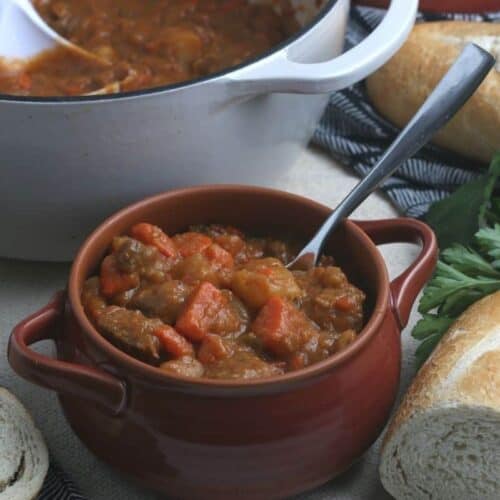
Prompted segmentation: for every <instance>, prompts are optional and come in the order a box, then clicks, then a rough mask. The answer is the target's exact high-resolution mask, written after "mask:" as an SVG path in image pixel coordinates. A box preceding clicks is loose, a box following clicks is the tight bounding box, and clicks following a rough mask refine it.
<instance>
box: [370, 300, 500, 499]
mask: <svg viewBox="0 0 500 500" xmlns="http://www.w3.org/2000/svg"><path fill="white" fill-rule="evenodd" d="M380 477H381V480H382V483H383V485H384V487H385V488H386V490H387V491H388V492H389V493H390V494H391V495H393V496H394V497H395V498H397V499H412V500H419V499H426V500H429V499H436V500H437V499H443V500H451V499H453V500H474V499H477V500H498V499H499V498H500V292H497V293H495V294H493V295H490V296H488V297H485V298H484V299H482V300H480V301H479V302H477V303H476V304H474V305H472V306H471V307H469V309H467V311H466V312H465V313H464V314H462V316H461V317H460V318H459V319H458V320H457V321H456V322H455V323H454V324H453V325H452V327H451V328H450V330H449V331H448V332H447V333H446V335H445V336H444V337H443V339H442V340H441V342H440V343H439V345H438V347H437V348H436V350H435V351H434V353H433V354H432V355H431V357H430V358H429V359H428V360H427V362H426V363H425V364H424V366H423V367H422V368H421V370H420V371H419V373H418V374H417V376H416V377H415V379H414V381H413V383H412V385H411V387H410V389H409V390H408V392H407V394H406V396H405V398H404V400H403V402H402V404H401V406H400V407H399V409H398V411H397V413H396V415H395V416H394V418H393V420H392V422H391V424H390V426H389V429H388V431H387V434H386V436H385V439H384V443H383V447H382V456H381V463H380Z"/></svg>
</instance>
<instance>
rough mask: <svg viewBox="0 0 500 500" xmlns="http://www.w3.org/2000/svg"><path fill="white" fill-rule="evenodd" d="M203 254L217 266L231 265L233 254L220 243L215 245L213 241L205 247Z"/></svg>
mask: <svg viewBox="0 0 500 500" xmlns="http://www.w3.org/2000/svg"><path fill="white" fill-rule="evenodd" d="M203 255H204V256H205V257H206V258H207V259H208V260H209V261H210V262H212V263H214V264H215V265H216V266H217V267H218V268H223V267H233V264H234V261H233V256H232V255H231V254H230V253H229V252H228V251H227V250H224V248H222V247H221V246H220V245H217V243H213V244H212V245H210V246H208V247H207V248H205V249H204V250H203Z"/></svg>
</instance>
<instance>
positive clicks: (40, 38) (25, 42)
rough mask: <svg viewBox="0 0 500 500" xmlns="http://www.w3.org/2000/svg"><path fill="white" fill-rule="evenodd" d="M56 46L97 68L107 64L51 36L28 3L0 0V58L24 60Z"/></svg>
mask: <svg viewBox="0 0 500 500" xmlns="http://www.w3.org/2000/svg"><path fill="white" fill-rule="evenodd" d="M59 46H63V47H66V48H68V49H70V50H73V51H74V52H77V53H78V54H79V55H81V56H83V57H85V58H87V59H91V60H93V61H95V62H98V63H100V64H103V65H108V64H109V62H108V61H105V60H104V59H102V58H101V57H98V56H97V55H95V54H93V53H92V52H89V51H87V50H85V49H82V48H81V47H79V46H78V45H75V44H74V43H71V42H70V41H69V40H66V39H65V38H63V37H62V36H61V35H59V34H58V33H57V32H55V31H54V30H53V29H52V28H51V27H50V26H48V25H47V24H46V23H45V21H44V20H43V19H42V18H41V17H40V15H39V14H38V12H37V11H36V9H35V8H34V7H33V5H32V3H31V1H30V0H0V57H1V58H4V59H7V60H9V59H11V60H19V59H28V58H32V57H35V56H37V55H39V54H41V53H42V52H44V51H46V50H50V49H54V48H56V47H59Z"/></svg>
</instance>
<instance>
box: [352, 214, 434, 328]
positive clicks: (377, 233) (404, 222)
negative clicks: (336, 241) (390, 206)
mask: <svg viewBox="0 0 500 500" xmlns="http://www.w3.org/2000/svg"><path fill="white" fill-rule="evenodd" d="M356 224H357V225H358V226H359V227H360V228H361V229H362V230H363V231H364V232H365V233H366V234H367V235H368V236H369V237H370V238H371V239H372V240H373V242H374V243H375V244H376V245H383V244H384V243H417V244H421V245H422V249H421V251H420V253H419V255H418V257H417V258H416V259H415V261H414V262H413V263H412V264H411V265H410V267H408V269H406V270H405V271H404V272H403V273H401V274H400V275H399V276H398V277H397V278H395V279H394V280H393V281H391V284H390V290H391V302H392V309H393V311H394V315H395V316H396V319H397V321H398V323H399V326H400V328H404V327H405V326H406V324H407V323H408V319H409V317H410V312H411V308H412V306H413V303H414V302H415V299H416V298H417V295H418V293H419V292H420V290H421V289H422V288H423V287H424V285H425V283H427V281H428V280H429V279H430V277H431V276H432V273H433V272H434V268H435V266H436V262H437V258H438V245H437V240H436V236H435V234H434V232H433V231H432V229H431V228H430V227H429V226H428V225H427V224H424V223H423V222H420V221H418V220H416V219H410V218H404V217H400V218H395V219H382V220H374V221H356Z"/></svg>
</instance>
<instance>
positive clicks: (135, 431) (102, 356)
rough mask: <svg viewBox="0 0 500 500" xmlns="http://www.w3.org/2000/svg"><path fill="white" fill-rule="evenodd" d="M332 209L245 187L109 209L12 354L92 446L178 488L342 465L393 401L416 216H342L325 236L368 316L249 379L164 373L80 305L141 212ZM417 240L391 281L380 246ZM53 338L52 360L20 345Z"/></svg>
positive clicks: (295, 477) (287, 485)
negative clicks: (86, 287) (325, 350)
mask: <svg viewBox="0 0 500 500" xmlns="http://www.w3.org/2000/svg"><path fill="white" fill-rule="evenodd" d="M329 211H330V209H329V208H327V207H325V206H323V205H319V204H317V203H315V202H313V201H311V200H308V199H305V198H301V197H299V196H294V195H292V194H288V193H284V192H280V191H274V190H269V189H261V188H254V187H243V186H207V187H197V188H191V189H184V190H179V191H171V192H167V193H165V194H161V195H159V196H155V197H153V198H149V199H147V200H145V201H142V202H140V203H137V204H135V205H133V206H131V207H129V208H126V209H124V210H122V211H121V212H119V213H117V214H116V215H114V216H113V217H111V218H110V219H108V220H106V221H105V222H104V223H103V224H102V225H101V226H100V227H99V228H97V230H96V231H95V232H94V233H93V234H92V235H91V236H90V237H89V238H88V240H87V241H86V242H85V243H84V245H83V246H82V248H81V250H80V252H79V253H78V255H77V257H76V259H75V261H74V264H73V268H72V270H71V275H70V278H69V285H68V292H67V293H59V294H58V295H57V296H56V297H55V298H54V299H53V301H52V302H51V303H50V304H49V305H47V306H46V307H45V308H44V309H42V310H41V311H39V312H37V313H35V314H34V315H32V316H30V317H29V318H27V319H26V320H24V321H23V322H22V323H20V324H19V325H18V326H17V327H16V328H15V329H14V331H13V332H12V335H11V338H10V343H9V353H8V355H9V361H10V363H11V365H12V367H13V368H14V370H15V371H16V372H17V373H18V374H19V375H21V376H22V377H24V378H26V379H28V380H30V381H32V382H34V383H36V384H39V385H42V386H44V387H48V388H50V389H53V390H55V391H57V392H58V393H59V398H60V402H61V405H62V407H63V409H64V412H65V414H66V417H67V419H68V421H69V422H70V424H71V426H72V427H73V429H74V431H75V432H76V434H77V435H78V436H79V437H80V438H81V440H82V441H83V442H84V443H85V444H86V445H87V446H88V447H89V448H90V449H91V450H92V451H93V452H94V453H95V454H96V455H97V456H99V457H100V458H102V459H103V460H105V461H106V462H108V463H110V464H112V465H113V466H115V467H116V468H118V469H119V470H121V471H122V472H124V473H125V474H127V475H129V476H130V477H133V478H135V479H137V480H139V481H141V482H142V483H144V484H145V485H147V486H148V487H151V488H155V489H157V490H159V491H162V492H164V493H166V494H168V495H169V496H171V497H174V498H188V499H198V498H199V499H208V498H216V499H219V498H221V499H222V498H224V499H233V498H242V499H247V498H248V499H250V498H252V499H255V498H265V499H270V498H278V497H285V496H288V495H292V494H294V493H298V492H300V491H303V490H306V489H308V488H312V487H314V486H316V485H319V484H321V483H324V482H326V481H328V480H329V479H331V478H332V477H334V476H335V475H337V474H339V473H340V472H342V471H343V470H345V469H346V468H348V467H349V466H350V465H351V464H352V463H353V461H355V460H356V459H357V458H359V457H360V456H361V455H362V454H363V452H365V451H366V449H367V448H368V447H369V446H370V445H371V444H372V443H373V441H374V440H375V439H376V438H377V436H378V435H379V433H380V432H381V430H382V428H383V427H384V424H385V423H386V420H387V418H388V416H389V412H390V410H391V407H392V405H393V403H394V399H395V396H396V391H397V387H398V382H399V374H400V361H401V341H400V332H401V328H402V327H403V326H404V325H405V324H406V322H407V319H408V315H409V312H410V309H411V305H412V303H413V301H414V300H415V297H416V295H417V293H418V291H419V290H420V289H421V287H422V286H423V284H424V283H425V282H426V281H427V280H428V278H429V277H430V275H431V273H432V270H433V267H434V264H435V261H436V255H437V247H436V240H435V238H434V235H433V233H432V231H431V230H430V229H429V228H428V227H427V226H426V225H425V224H423V223H421V222H418V221H416V220H413V219H389V220H379V221H370V222H352V221H348V222H346V223H345V224H344V225H343V226H342V227H341V228H340V229H339V230H338V231H337V232H336V233H335V234H334V235H333V236H332V238H331V239H330V241H329V243H328V246H327V248H326V252H327V253H329V254H331V255H333V256H334V257H335V258H336V259H337V262H338V263H339V264H340V265H341V267H342V268H343V269H344V270H345V271H346V273H347V274H348V276H349V278H350V280H351V281H352V282H354V283H355V284H356V285H357V286H359V287H361V288H362V289H363V290H364V291H365V292H366V293H367V297H368V300H367V310H366V326H365V327H364V329H363V331H362V332H361V333H360V335H359V338H358V339H357V340H356V342H354V343H353V344H352V345H351V346H349V347H348V348H347V349H346V350H344V351H342V352H340V353H339V354H336V355H334V356H332V357H331V358H329V359H327V360H325V361H322V362H320V363H318V364H315V365H313V366H310V367H308V368H306V369H303V370H299V371H296V372H292V373H289V374H285V375H282V376H278V377H273V378H268V379H259V380H254V381H222V382H221V381H213V380H208V379H194V380H193V379H187V378H182V377H175V376H170V375H167V374H165V373H164V372H162V371H160V370H158V369H156V368H154V367H151V366H149V365H147V364H144V363H142V362H140V361H137V360H136V359H134V358H132V357H130V356H128V355H126V354H124V353H123V352H121V351H120V350H118V349H117V348H115V347H114V346H113V345H112V344H110V343H109V342H107V341H106V340H105V339H104V338H103V337H102V336H101V335H100V334H99V333H98V332H97V331H96V330H95V329H94V327H93V326H92V324H91V323H90V322H89V320H88V319H87V317H86V316H85V314H84V311H83V308H82V304H81V301H80V291H81V288H82V283H83V282H84V280H85V279H86V278H87V277H88V276H89V275H91V274H92V273H94V272H95V271H96V269H97V268H98V265H99V262H100V260H101V258H102V257H103V255H104V254H105V252H106V250H107V248H108V245H109V243H110V241H111V239H112V237H113V236H115V235H118V234H121V233H124V232H126V231H127V230H128V229H129V228H130V226H132V225H133V224H134V223H136V222H140V221H148V222H152V223H154V224H157V225H160V226H162V227H163V228H164V229H165V230H166V231H167V232H168V233H175V232H177V231H181V230H184V229H186V227H187V226H188V225H189V224H193V223H210V222H219V223H223V224H232V225H236V226H239V227H241V228H242V229H244V230H246V231H249V232H253V233H258V234H278V235H279V234H280V233H282V232H290V231H293V232H294V233H295V234H296V235H298V236H300V237H302V238H304V241H305V240H306V239H307V238H309V237H310V236H311V235H312V234H313V233H314V231H315V229H316V228H317V227H318V226H319V225H320V223H321V222H322V221H323V220H324V219H325V217H326V216H327V215H328V213H329ZM402 241H406V242H408V241H409V242H416V243H419V242H420V243H422V250H421V253H420V255H419V256H418V258H417V259H416V261H415V262H414V263H413V264H412V265H411V266H410V267H409V268H408V269H407V270H406V271H405V272H404V273H403V274H402V275H401V276H399V277H398V278H397V279H396V280H394V281H393V282H389V280H388V277H387V270H386V267H385V265H384V262H383V259H382V257H381V255H380V253H379V252H378V250H377V248H376V245H377V244H382V243H389V242H402ZM43 339H54V340H55V341H56V344H57V359H50V358H48V357H45V356H42V355H40V354H38V353H36V352H35V351H33V350H31V349H30V348H29V345H30V344H32V343H34V342H37V341H39V340H43Z"/></svg>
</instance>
